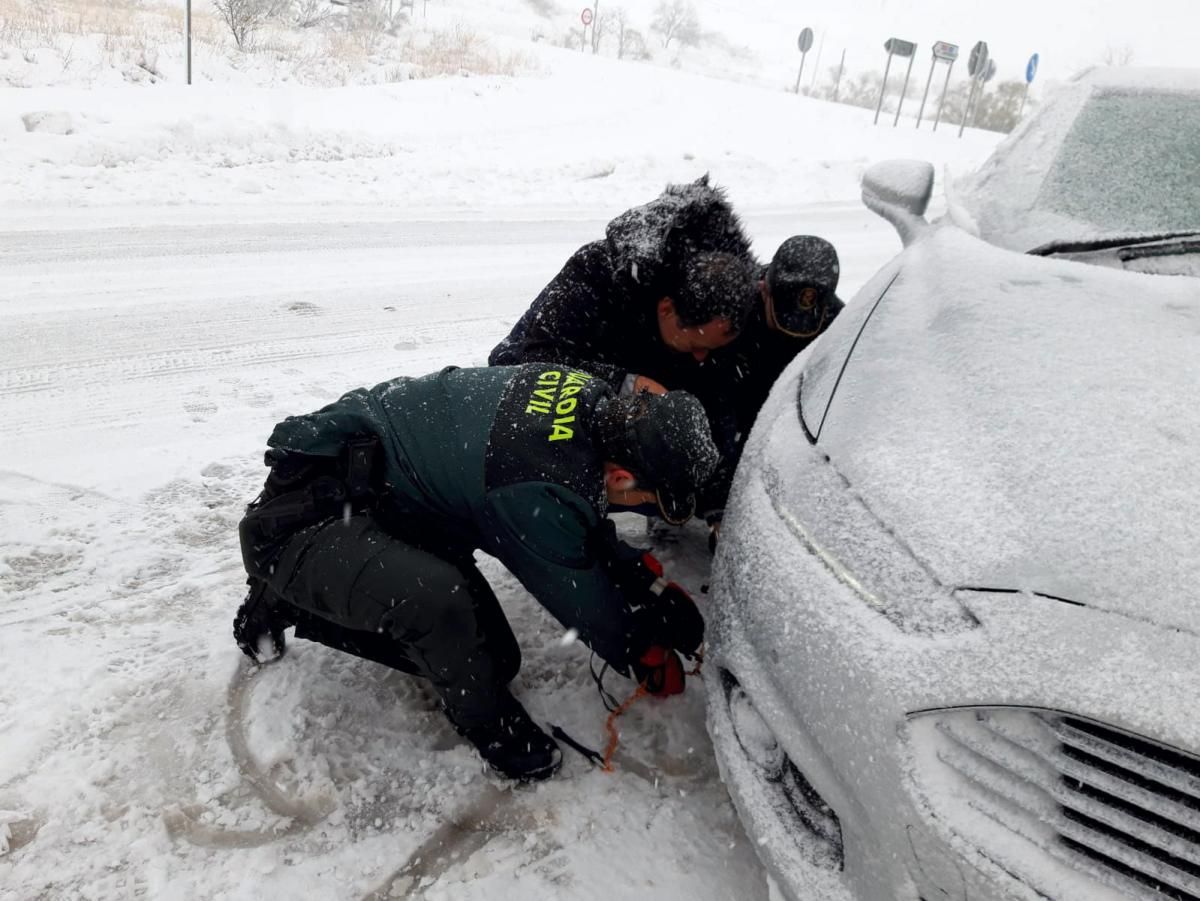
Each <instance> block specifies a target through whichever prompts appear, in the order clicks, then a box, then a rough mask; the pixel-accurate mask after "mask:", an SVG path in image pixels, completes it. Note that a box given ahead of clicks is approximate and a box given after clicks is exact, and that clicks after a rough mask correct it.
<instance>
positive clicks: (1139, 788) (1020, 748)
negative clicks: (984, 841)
mask: <svg viewBox="0 0 1200 901" xmlns="http://www.w3.org/2000/svg"><path fill="white" fill-rule="evenodd" d="M929 716H932V717H933V718H934V722H935V725H936V732H937V738H936V746H937V757H938V759H939V760H940V761H941V762H942V763H943V764H945V765H947V766H949V767H950V768H952V769H953V770H954V771H956V772H957V773H958V774H959V775H960V776H961V777H962V778H963V779H964V780H965V782H966V786H965V788H966V791H965V795H966V797H967V798H968V799H969V803H970V804H971V805H972V806H973V807H974V808H975V809H977V810H978V811H980V812H982V813H985V814H986V815H988V816H989V817H991V818H992V819H993V820H995V821H998V822H999V823H1001V824H1002V825H1004V826H1006V827H1008V828H1009V829H1011V830H1012V831H1014V832H1016V833H1018V834H1020V835H1022V836H1024V837H1025V838H1027V839H1030V840H1031V841H1033V842H1035V843H1036V844H1038V845H1040V846H1042V847H1043V848H1044V849H1045V850H1046V851H1047V852H1049V853H1051V854H1053V855H1054V856H1055V857H1057V858H1058V859H1059V860H1060V861H1062V862H1065V863H1068V864H1070V865H1071V866H1073V867H1074V868H1076V869H1080V870H1083V871H1085V872H1087V873H1089V874H1090V875H1092V876H1093V877H1095V878H1096V879H1098V880H1099V881H1101V882H1103V883H1106V884H1107V885H1108V886H1109V887H1110V888H1113V889H1116V890H1118V891H1120V892H1122V893H1123V894H1124V895H1125V896H1127V897H1132V898H1147V899H1150V898H1153V899H1158V901H1161V899H1164V898H1170V899H1178V901H1200V758H1197V757H1193V756H1191V755H1189V754H1184V753H1181V752H1179V751H1177V750H1174V749H1172V748H1168V747H1166V746H1164V745H1161V744H1158V743H1156V742H1152V741H1150V740H1148V739H1145V738H1139V737H1137V736H1134V735H1130V734H1128V733H1125V732H1122V731H1120V730H1117V729H1114V728H1111V727H1109V726H1104V725H1101V724H1099V723H1095V722H1092V721H1090V720H1085V719H1082V718H1079V717H1074V716H1069V715H1065V714H1060V713H1053V712H1049V711H1031V710H1020V709H1005V708H971V709H961V710H947V711H938V712H933V713H931V714H929ZM916 719H921V720H924V719H925V715H919V716H918V717H915V718H914V722H915V721H916ZM960 797H961V795H960Z"/></svg>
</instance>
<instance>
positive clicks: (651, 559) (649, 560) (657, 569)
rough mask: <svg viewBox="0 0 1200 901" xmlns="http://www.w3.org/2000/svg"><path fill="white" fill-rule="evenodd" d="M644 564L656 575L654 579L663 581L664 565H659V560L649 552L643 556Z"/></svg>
mask: <svg viewBox="0 0 1200 901" xmlns="http://www.w3.org/2000/svg"><path fill="white" fill-rule="evenodd" d="M642 564H643V565H644V566H645V567H646V569H648V570H650V572H652V573H654V577H655V578H656V579H661V578H662V577H663V565H662V564H661V563H659V562H658V558H657V557H655V556H654V555H653V554H652V553H650V552H649V551H646V553H644V554H642Z"/></svg>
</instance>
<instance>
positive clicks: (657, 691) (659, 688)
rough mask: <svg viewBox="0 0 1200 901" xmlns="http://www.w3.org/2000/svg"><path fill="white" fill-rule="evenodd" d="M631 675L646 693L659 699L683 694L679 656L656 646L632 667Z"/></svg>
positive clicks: (684, 684) (683, 681) (684, 679)
mask: <svg viewBox="0 0 1200 901" xmlns="http://www.w3.org/2000/svg"><path fill="white" fill-rule="evenodd" d="M633 674H634V676H635V677H636V678H637V680H638V682H640V683H641V684H642V685H644V686H646V691H648V692H650V694H652V695H656V696H657V697H660V698H665V697H669V696H670V695H679V694H683V689H684V688H685V687H686V685H687V677H686V676H685V675H684V672H683V663H682V662H681V661H680V659H679V655H678V654H676V653H675V652H674V651H671V650H668V649H666V648H663V647H659V646H658V645H654V646H652V647H650V648H647V649H646V653H644V654H642V656H641V658H640V659H639V660H638V661H637V663H635V664H634V665H633Z"/></svg>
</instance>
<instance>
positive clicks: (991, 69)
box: [983, 59, 996, 81]
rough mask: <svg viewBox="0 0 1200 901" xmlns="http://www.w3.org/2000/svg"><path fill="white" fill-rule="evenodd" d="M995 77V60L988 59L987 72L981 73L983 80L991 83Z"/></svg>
mask: <svg viewBox="0 0 1200 901" xmlns="http://www.w3.org/2000/svg"><path fill="white" fill-rule="evenodd" d="M995 77H996V60H995V59H989V60H988V64H987V71H986V72H984V73H983V80H984V81H991V80H992V79H993V78H995Z"/></svg>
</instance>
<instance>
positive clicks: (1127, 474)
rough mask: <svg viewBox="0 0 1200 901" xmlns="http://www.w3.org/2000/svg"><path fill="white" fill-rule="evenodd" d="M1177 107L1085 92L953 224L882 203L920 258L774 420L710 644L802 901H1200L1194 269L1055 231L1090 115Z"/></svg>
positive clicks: (1169, 83) (800, 369) (1179, 252)
mask: <svg viewBox="0 0 1200 901" xmlns="http://www.w3.org/2000/svg"><path fill="white" fill-rule="evenodd" d="M1189 77H1190V81H1189V80H1188V79H1189ZM1181 83H1182V85H1183V86H1182V88H1181V87H1180V84H1181ZM1163 90H1166V92H1167V94H1168V96H1169V97H1171V98H1174V97H1175V96H1176V93H1178V94H1179V96H1182V97H1186V98H1190V102H1191V103H1192V104H1193V106H1192V108H1193V109H1195V110H1200V80H1198V79H1197V78H1196V76H1195V75H1191V76H1186V75H1181V74H1179V73H1149V74H1139V75H1133V76H1130V75H1109V74H1100V75H1091V76H1088V77H1085V78H1084V79H1082V80H1081V81H1079V82H1077V83H1076V84H1073V85H1071V86H1070V87H1069V89H1068V90H1067V91H1065V92H1064V96H1063V97H1062V98H1060V101H1059V102H1058V103H1057V104H1055V103H1052V104H1050V105H1049V106H1048V107H1047V108H1046V110H1044V111H1043V112H1042V113H1041V114H1040V115H1039V116H1038V117H1036V119H1035V121H1033V122H1031V123H1027V124H1026V125H1024V126H1022V127H1021V128H1020V129H1019V130H1018V132H1016V133H1014V135H1013V136H1011V137H1010V139H1008V141H1006V142H1005V143H1004V144H1003V145H1002V146H1001V147H1000V148H999V149H998V150H997V152H996V155H995V157H994V159H993V160H992V161H989V163H987V164H985V166H984V167H983V168H982V169H981V171H980V173H978V174H976V175H975V176H973V177H972V178H971V179H968V180H967V182H966V183H965V184H964V185H961V186H960V190H959V191H958V192H956V193H955V196H952V197H950V198H949V201H950V211H951V212H950V214H949V215H948V216H947V217H945V218H944V219H942V220H940V221H939V222H937V223H934V224H928V223H926V222H925V221H924V219H923V218H921V216H922V214H923V211H924V205H925V202H926V201H927V200H928V183H926V184H925V185H924V188H923V187H922V185H921V184H920V182H921V180H922V179H921V169H920V165H919V164H903V163H901V164H891V165H889V164H883V166H882V168H880V169H878V170H876V171H875V173H874V175H872V173H868V178H867V185H866V188H865V189H864V197H865V199H867V201H868V203H869V204H870V205H871V206H872V207H873V208H875V209H877V210H879V211H880V212H881V213H883V214H884V215H885V216H887V217H888V218H889V219H891V220H892V221H893V222H894V223H895V224H896V225H897V228H898V229H899V230H900V232H901V235H902V237H903V238H904V239H905V244H906V247H905V249H904V251H903V252H902V253H901V254H900V255H899V256H898V257H897V258H895V259H894V260H892V261H891V262H890V263H888V264H887V266H885V267H884V269H883V270H881V271H880V272H879V273H878V274H877V275H876V276H875V278H873V279H872V280H871V282H870V283H868V284H867V285H866V286H865V287H864V288H863V289H862V291H861V292H860V293H859V294H858V295H857V296H856V298H855V299H854V300H853V301H852V302H851V303H850V304H849V305H848V306H847V308H846V309H845V311H844V312H843V313H842V314H841V316H840V317H839V318H838V319H837V320H836V321H835V322H834V323H833V325H832V326H831V327H830V329H829V331H828V332H827V333H826V334H825V335H824V336H823V337H822V338H821V339H820V340H819V341H818V342H816V343H815V344H814V345H812V346H811V347H810V348H809V349H808V350H806V351H805V353H804V354H802V355H801V356H800V357H799V358H798V359H797V360H796V361H794V362H793V364H792V365H791V366H790V367H789V369H788V370H787V371H786V372H785V373H784V375H783V376H782V377H781V378H780V380H779V381H778V383H777V384H776V385H775V387H774V390H773V391H772V394H771V397H770V399H769V400H768V402H767V404H766V405H765V406H764V408H763V410H762V411H761V413H760V414H759V416H758V420H757V422H756V424H755V427H754V431H753V434H752V436H751V438H750V442H749V444H748V446H747V450H746V454H745V456H744V458H743V461H742V463H741V465H740V467H739V471H738V475H737V480H736V483H735V486H734V492H733V495H732V497H731V502H730V505H729V507H728V509H727V514H726V520H725V524H724V527H723V529H722V536H723V537H722V541H721V545H720V547H719V549H718V554H717V560H716V566H715V570H716V574H715V579H714V589H713V598H714V603H713V610H714V613H713V615H712V617H711V620H710V623H709V636H710V651H709V656H708V663H707V664H706V669H705V680H706V685H707V689H708V692H709V727H710V731H711V733H712V735H713V739H714V744H715V746H716V749H717V758H718V761H719V764H720V766H721V771H722V775H723V777H724V779H725V781H726V784H727V785H728V787H729V791H730V794H731V796H732V797H733V799H734V802H735V805H736V806H737V808H738V810H739V813H740V814H741V816H742V819H743V822H744V823H745V825H746V828H747V831H748V832H749V834H750V835H751V837H752V838H753V839H754V840H755V842H756V844H757V846H758V849H759V852H760V856H761V857H762V858H763V860H764V862H765V864H766V865H767V868H768V870H769V872H770V873H771V875H772V876H773V878H774V880H775V882H776V883H777V884H778V886H779V888H780V889H781V891H782V892H783V894H784V895H785V896H786V897H788V898H790V899H792V901H814V899H819V901H824V899H855V901H888V899H896V901H918V899H920V901H942V899H954V901H967V899H971V901H992V899H1031V901H1032V899H1046V898H1052V899H1058V901H1109V899H1123V898H1136V899H1151V898H1153V899H1162V898H1174V899H1182V901H1197V899H1200V279H1197V278H1195V277H1190V276H1195V275H1200V269H1196V268H1194V267H1196V266H1197V254H1196V252H1195V251H1194V250H1192V249H1189V248H1190V247H1191V245H1190V244H1188V243H1187V242H1188V240H1189V239H1188V238H1187V237H1186V236H1184V235H1182V232H1181V231H1179V233H1178V234H1177V230H1178V225H1177V220H1176V219H1173V218H1172V219H1170V220H1169V221H1167V222H1165V223H1155V222H1154V221H1152V217H1149V218H1146V219H1145V220H1144V221H1143V220H1139V221H1137V222H1135V223H1134V224H1133V226H1132V227H1131V229H1130V234H1136V235H1138V236H1140V237H1137V238H1136V239H1135V238H1132V237H1129V236H1128V235H1127V236H1126V237H1127V238H1128V240H1126V242H1125V244H1122V245H1121V246H1120V247H1114V246H1109V242H1110V241H1111V240H1113V239H1114V238H1115V239H1116V240H1118V241H1121V240H1124V239H1123V238H1121V237H1120V229H1119V228H1117V227H1115V226H1114V225H1113V224H1112V222H1110V221H1107V220H1106V221H1104V222H1080V221H1077V220H1075V219H1073V218H1072V217H1070V216H1063V215H1061V214H1060V213H1059V212H1056V211H1054V210H1048V209H1040V208H1039V207H1038V204H1039V203H1044V202H1045V200H1046V198H1047V196H1048V194H1047V192H1048V191H1049V189H1047V187H1046V185H1047V184H1048V183H1049V180H1050V179H1051V178H1053V177H1055V176H1054V175H1053V173H1054V172H1056V171H1058V170H1060V169H1061V168H1062V166H1063V164H1062V163H1061V162H1060V161H1059V160H1058V159H1057V158H1056V156H1055V150H1054V146H1055V145H1054V142H1055V141H1059V142H1061V141H1063V140H1064V139H1065V137H1066V136H1067V135H1070V134H1072V131H1071V129H1072V128H1073V123H1074V122H1075V117H1076V116H1078V115H1079V113H1080V110H1081V109H1085V108H1086V107H1085V101H1087V100H1088V99H1089V98H1094V97H1099V96H1110V95H1114V96H1129V95H1130V93H1131V92H1132V93H1139V92H1141V93H1147V94H1149V95H1151V96H1159V95H1160V93H1161V92H1162V91H1163ZM1169 102H1170V103H1174V102H1175V101H1174V99H1171V100H1169ZM1151 105H1152V106H1153V104H1151ZM1191 127H1192V128H1193V129H1196V128H1197V125H1196V123H1195V122H1192V123H1191ZM1150 131H1151V132H1152V131H1153V128H1150ZM1074 134H1076V135H1077V134H1078V132H1074ZM1195 153H1197V154H1200V144H1198V146H1197V147H1196V149H1195ZM1134 156H1136V154H1134ZM1068 162H1070V161H1068ZM1038 166H1040V169H1038V168H1037V167H1038ZM1039 173H1040V174H1039ZM1047 173H1051V175H1047ZM1177 175H1178V173H1175V176H1177ZM1173 177H1174V176H1173ZM1192 177H1193V178H1194V179H1196V180H1197V183H1200V170H1195V171H1193V172H1192ZM1006 180H1007V182H1006ZM922 190H924V197H923V199H922V198H921V195H922ZM1054 190H1058V189H1054ZM1190 190H1200V188H1195V189H1193V188H1192V187H1189V186H1187V185H1185V186H1184V187H1182V188H1181V189H1179V190H1177V191H1175V193H1174V194H1173V196H1174V197H1176V198H1178V197H1179V192H1180V191H1182V193H1183V195H1184V199H1185V200H1187V199H1188V197H1190V196H1194V197H1196V198H1200V194H1194V195H1188V191H1190ZM1022 191H1024V193H1022ZM1049 193H1050V194H1053V191H1049ZM906 202H907V204H908V206H907V208H906V206H905V204H906ZM1071 202H1072V203H1075V201H1074V200H1072V201H1071ZM1080 202H1082V201H1080ZM1188 202H1189V203H1190V200H1188ZM1168 206H1169V204H1168ZM1022 210H1024V214H1022ZM1109 213H1111V211H1107V212H1104V215H1108V214H1109ZM1169 213H1170V215H1171V216H1175V215H1182V216H1184V217H1186V216H1188V215H1189V212H1188V210H1187V209H1186V204H1185V205H1184V206H1183V207H1181V209H1180V210H1178V211H1176V210H1170V211H1169ZM1194 213H1195V215H1194V217H1193V221H1192V222H1191V227H1192V228H1194V229H1200V202H1197V204H1196V206H1195V209H1194ZM1098 218H1103V216H1101V217H1098ZM1167 226H1169V227H1167ZM1168 233H1169V234H1170V235H1171V236H1170V237H1164V236H1166V235H1168ZM1054 242H1065V243H1059V244H1058V245H1057V246H1058V247H1059V250H1060V252H1059V253H1058V254H1057V255H1049V256H1047V255H1036V254H1035V255H1031V254H1029V253H1025V252H1022V251H1029V250H1031V249H1033V248H1035V247H1039V246H1043V247H1044V246H1045V245H1048V244H1051V243H1054ZM1089 242H1091V244H1092V245H1094V248H1093V247H1091V246H1088V245H1089ZM1139 242H1144V243H1139ZM1130 245H1132V246H1135V247H1137V248H1138V249H1137V250H1136V251H1134V252H1132V253H1130V252H1129V251H1128V247H1129V246H1130ZM1163 248H1167V249H1166V250H1163ZM1122 254H1125V255H1127V256H1128V257H1129V258H1128V259H1125V258H1124V257H1122ZM1096 264H1098V265H1096ZM1122 269H1124V270H1128V271H1120V270H1122ZM1162 272H1171V273H1176V274H1172V275H1166V274H1150V273H1162Z"/></svg>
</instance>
